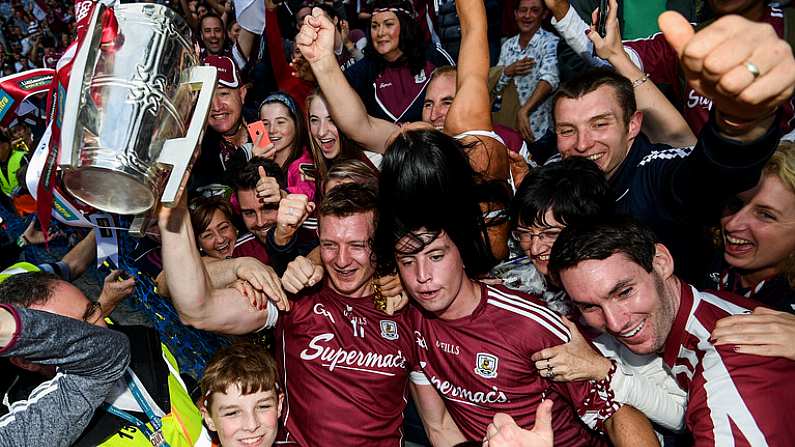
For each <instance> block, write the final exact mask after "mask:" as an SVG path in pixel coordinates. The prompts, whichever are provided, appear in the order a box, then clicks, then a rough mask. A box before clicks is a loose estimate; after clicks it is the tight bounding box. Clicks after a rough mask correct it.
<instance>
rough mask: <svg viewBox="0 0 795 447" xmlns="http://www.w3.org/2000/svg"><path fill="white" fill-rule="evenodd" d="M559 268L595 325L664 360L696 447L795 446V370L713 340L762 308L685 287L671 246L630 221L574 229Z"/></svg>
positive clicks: (564, 239) (560, 248)
mask: <svg viewBox="0 0 795 447" xmlns="http://www.w3.org/2000/svg"><path fill="white" fill-rule="evenodd" d="M550 269H551V270H552V272H553V274H554V275H557V277H558V278H559V279H560V281H561V283H562V284H563V286H564V287H565V289H566V291H567V292H568V294H569V296H570V297H571V299H572V300H573V301H574V303H575V304H576V305H577V307H578V308H579V309H580V311H581V313H582V315H583V317H584V318H585V320H586V322H587V323H588V324H589V325H590V326H592V327H594V328H596V329H599V330H602V331H606V332H608V333H610V334H611V335H613V336H614V337H615V338H616V339H617V340H619V341H620V342H621V343H623V344H624V345H626V346H627V347H628V348H629V349H630V350H631V351H632V352H635V353H637V354H650V353H660V354H661V355H662V357H663V361H664V362H665V363H666V365H667V367H668V368H670V371H671V372H672V373H673V374H674V375H675V376H676V379H677V381H678V383H679V386H680V387H682V389H684V390H687V392H688V403H687V410H686V413H685V421H686V424H687V427H688V429H689V430H690V431H691V432H692V434H693V436H694V439H695V445H696V446H709V445H716V446H717V445H729V444H734V443H747V444H749V445H791V444H792V443H793V441H795V427H793V425H792V424H791V422H790V420H789V418H788V417H786V416H785V415H789V414H791V413H792V412H793V410H795V386H793V380H792V379H793V377H795V363H793V362H792V361H791V360H788V359H783V358H777V357H761V356H755V355H747V354H741V353H738V352H735V350H734V349H732V347H731V346H716V345H714V344H713V343H712V341H711V339H710V332H711V331H712V330H713V329H714V328H715V324H716V323H717V321H718V320H719V319H721V318H724V317H726V316H730V315H736V314H743V313H750V312H751V311H752V310H753V309H754V308H756V307H757V306H759V305H760V303H758V302H756V301H753V300H749V299H746V298H742V297H739V296H735V295H731V294H728V293H707V292H702V291H699V290H697V289H696V288H695V287H692V286H690V285H689V284H687V283H686V282H684V281H682V280H680V279H679V278H678V277H677V276H676V275H675V274H674V259H673V257H672V256H671V253H670V252H669V251H668V249H667V248H666V247H665V245H663V244H661V243H659V242H657V239H656V238H655V236H654V233H652V232H651V230H649V229H648V228H646V227H644V226H642V225H640V224H638V223H636V222H635V221H633V220H630V219H628V218H614V219H607V220H604V219H603V220H598V221H595V222H592V223H587V224H582V225H577V226H573V227H569V228H567V229H565V230H564V231H563V232H562V233H561V234H560V236H559V237H558V240H557V242H556V243H555V246H554V248H553V250H552V258H551V261H550ZM770 396H776V399H774V400H771V399H770Z"/></svg>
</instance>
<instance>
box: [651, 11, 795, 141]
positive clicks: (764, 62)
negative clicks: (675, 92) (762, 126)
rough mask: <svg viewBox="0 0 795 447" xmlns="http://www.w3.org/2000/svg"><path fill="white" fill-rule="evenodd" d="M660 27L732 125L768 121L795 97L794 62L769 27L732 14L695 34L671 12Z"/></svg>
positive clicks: (662, 17) (692, 82)
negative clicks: (793, 95) (776, 111)
mask: <svg viewBox="0 0 795 447" xmlns="http://www.w3.org/2000/svg"><path fill="white" fill-rule="evenodd" d="M659 25H660V30H662V32H663V33H664V34H665V38H666V39H667V40H668V43H669V44H670V45H671V47H673V48H674V50H676V52H677V54H679V58H680V62H681V64H680V65H681V67H682V70H683V72H684V73H685V76H686V77H687V80H688V82H689V83H690V85H691V86H692V87H693V88H694V89H696V90H697V91H698V92H700V93H701V94H702V95H704V96H706V97H708V98H710V99H712V101H713V104H714V106H715V108H716V110H717V111H718V112H719V113H721V114H723V115H725V116H726V117H727V118H728V119H729V122H730V123H732V122H739V123H746V122H751V123H755V122H758V121H761V120H762V119H767V118H769V117H770V116H771V115H772V114H773V113H774V112H775V109H776V108H777V107H778V106H779V105H781V104H782V103H783V102H785V101H788V100H789V98H790V97H791V96H792V93H793V88H794V87H795V59H794V58H793V55H792V50H791V48H790V46H789V44H788V43H787V42H786V41H784V40H782V39H781V38H779V37H778V35H777V34H776V32H775V30H774V29H773V28H772V27H771V26H770V24H768V23H762V22H754V21H751V20H748V19H745V18H743V17H741V16H737V15H727V16H723V17H721V18H719V19H717V20H715V21H714V22H713V23H711V24H710V25H709V26H706V27H705V28H703V29H701V30H699V31H698V32H695V31H694V30H693V27H692V26H691V25H690V24H689V23H688V22H687V20H686V19H685V18H684V17H682V16H681V15H679V14H677V13H675V12H672V11H667V12H664V13H663V14H661V15H660V17H659ZM760 117H761V118H760ZM771 122H772V120H771ZM739 127H741V126H739Z"/></svg>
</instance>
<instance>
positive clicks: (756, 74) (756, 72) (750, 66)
mask: <svg viewBox="0 0 795 447" xmlns="http://www.w3.org/2000/svg"><path fill="white" fill-rule="evenodd" d="M745 69H746V70H748V72H749V73H751V76H753V77H754V79H756V78H758V77H759V75H760V74H762V73H761V72H760V71H759V67H757V66H756V64H754V63H752V62H746V63H745Z"/></svg>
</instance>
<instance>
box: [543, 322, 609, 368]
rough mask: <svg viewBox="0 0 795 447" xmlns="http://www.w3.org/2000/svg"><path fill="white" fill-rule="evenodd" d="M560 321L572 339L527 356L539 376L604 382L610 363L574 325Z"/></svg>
mask: <svg viewBox="0 0 795 447" xmlns="http://www.w3.org/2000/svg"><path fill="white" fill-rule="evenodd" d="M561 319H562V320H563V324H565V325H566V327H567V328H568V329H569V332H570V333H571V340H569V342H568V343H565V344H562V345H558V346H553V347H551V348H546V349H542V350H541V351H538V352H536V353H535V354H533V355H532V356H531V357H530V359H531V360H533V361H534V362H535V367H536V369H538V372H539V374H540V375H541V376H542V377H546V378H548V379H552V380H554V381H556V382H572V381H581V380H601V379H604V378H605V377H606V376H607V374H608V373H609V372H610V368H612V366H613V364H612V363H611V362H610V360H608V359H607V358H605V357H604V356H602V355H601V354H599V353H598V352H596V351H595V350H594V348H593V347H592V346H591V344H590V343H588V341H587V340H586V339H585V337H583V336H582V334H581V333H580V330H579V329H578V328H577V325H575V324H574V323H572V322H571V321H569V319H568V318H566V317H562V318H561Z"/></svg>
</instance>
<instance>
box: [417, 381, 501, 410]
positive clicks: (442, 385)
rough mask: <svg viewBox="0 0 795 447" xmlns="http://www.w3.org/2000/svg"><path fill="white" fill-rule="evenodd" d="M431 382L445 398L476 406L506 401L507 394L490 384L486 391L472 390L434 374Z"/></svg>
mask: <svg viewBox="0 0 795 447" xmlns="http://www.w3.org/2000/svg"><path fill="white" fill-rule="evenodd" d="M430 380H431V383H432V384H433V386H435V387H436V389H437V390H439V393H441V394H442V395H443V396H444V397H445V399H448V400H452V401H456V402H461V403H464V404H467V405H475V406H477V407H480V406H482V405H483V404H496V403H505V402H508V401H509V399H508V396H506V395H505V393H503V392H502V391H500V389H499V388H497V387H496V386H492V387H491V389H487V390H486V391H472V390H469V389H467V388H464V387H462V386H458V385H455V384H453V383H451V382H450V381H448V380H442V379H440V378H438V377H436V376H432V377H431V379H430Z"/></svg>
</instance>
